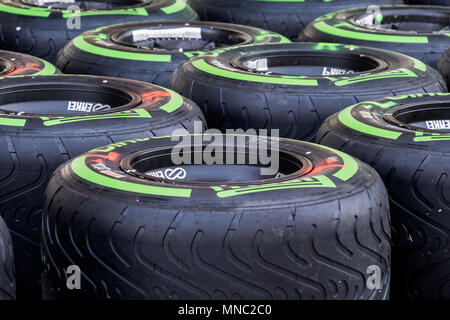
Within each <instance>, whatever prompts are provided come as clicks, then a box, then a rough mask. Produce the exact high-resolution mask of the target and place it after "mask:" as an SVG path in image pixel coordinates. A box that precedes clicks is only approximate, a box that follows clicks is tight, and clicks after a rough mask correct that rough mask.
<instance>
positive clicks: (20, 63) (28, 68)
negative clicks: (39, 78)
mask: <svg viewBox="0 0 450 320" xmlns="http://www.w3.org/2000/svg"><path fill="white" fill-rule="evenodd" d="M55 73H60V71H59V70H58V69H56V67H55V66H54V65H52V64H50V63H48V62H47V61H44V60H41V59H39V58H36V57H33V56H29V55H27V54H22V53H17V52H12V51H4V50H0V79H3V77H10V76H26V75H52V74H55Z"/></svg>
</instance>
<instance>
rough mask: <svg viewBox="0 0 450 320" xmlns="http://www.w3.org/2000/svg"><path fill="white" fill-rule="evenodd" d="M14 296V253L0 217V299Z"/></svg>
mask: <svg viewBox="0 0 450 320" xmlns="http://www.w3.org/2000/svg"><path fill="white" fill-rule="evenodd" d="M15 298H16V279H15V274H14V254H13V247H12V242H11V236H10V234H9V231H8V227H7V226H6V224H5V222H4V221H3V219H2V218H1V217H0V300H14V299H15Z"/></svg>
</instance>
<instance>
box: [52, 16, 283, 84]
mask: <svg viewBox="0 0 450 320" xmlns="http://www.w3.org/2000/svg"><path fill="white" fill-rule="evenodd" d="M278 42H290V41H289V40H288V39H286V38H284V37H283V36H281V35H279V34H276V33H273V32H270V31H265V30H261V29H257V28H253V27H247V26H239V25H233V24H225V23H216V22H193V23H185V22H165V23H164V22H163V23H159V22H143V23H130V24H121V25H114V26H108V27H104V28H99V29H97V30H93V31H89V32H86V33H84V34H83V35H81V36H79V37H77V38H75V40H73V41H72V42H70V43H69V44H67V45H66V46H65V47H64V49H63V50H61V52H60V53H59V55H58V59H57V65H58V66H59V67H60V68H61V69H62V71H63V72H64V73H71V74H74V73H76V74H96V75H105V76H118V77H123V78H128V79H136V80H143V81H147V82H151V83H155V84H158V85H161V86H164V87H168V86H170V77H171V76H172V73H173V72H174V71H175V69H176V68H177V67H178V66H179V65H181V64H183V63H184V62H186V61H188V60H189V59H190V58H192V57H193V56H196V55H198V54H200V53H203V51H204V50H213V49H216V48H222V47H227V46H232V45H237V44H251V43H257V44H263V43H278Z"/></svg>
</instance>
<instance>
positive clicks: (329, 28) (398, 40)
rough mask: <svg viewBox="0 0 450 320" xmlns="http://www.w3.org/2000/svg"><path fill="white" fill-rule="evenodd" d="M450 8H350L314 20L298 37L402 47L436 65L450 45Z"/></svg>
mask: <svg viewBox="0 0 450 320" xmlns="http://www.w3.org/2000/svg"><path fill="white" fill-rule="evenodd" d="M449 21H450V8H446V7H436V6H383V7H381V8H380V10H379V11H377V10H375V11H373V12H369V13H368V12H367V10H366V9H349V10H345V11H341V12H332V13H329V14H326V15H324V16H322V17H320V18H318V19H316V20H315V21H314V22H312V23H310V24H309V25H308V26H307V27H306V28H305V29H304V30H303V31H302V32H301V34H300V36H299V38H298V41H308V42H309V41H310V42H337V43H347V44H354V45H361V46H370V47H376V48H381V49H387V50H393V51H398V52H400V53H403V54H406V55H409V56H412V57H415V58H416V59H419V60H420V61H423V62H424V63H426V64H428V65H430V66H432V67H436V64H437V61H438V59H439V57H440V55H441V54H442V53H443V52H444V51H445V50H447V49H448V47H449V46H450V23H449Z"/></svg>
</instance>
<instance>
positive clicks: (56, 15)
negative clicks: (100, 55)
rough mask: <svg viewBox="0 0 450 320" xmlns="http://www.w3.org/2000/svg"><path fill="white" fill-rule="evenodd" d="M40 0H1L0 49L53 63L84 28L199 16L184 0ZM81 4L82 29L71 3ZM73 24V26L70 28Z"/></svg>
mask: <svg viewBox="0 0 450 320" xmlns="http://www.w3.org/2000/svg"><path fill="white" fill-rule="evenodd" d="M38 3H39V0H0V49H5V50H11V51H17V52H22V53H27V54H31V55H33V56H37V57H40V58H43V59H46V60H48V61H50V62H52V63H54V62H56V54H57V53H58V51H59V50H60V49H61V48H63V47H64V45H66V44H67V43H68V42H69V41H70V40H71V39H73V38H75V37H76V36H78V35H80V34H81V33H82V32H84V31H87V30H91V29H95V28H98V27H101V26H105V25H111V24H116V23H124V22H134V21H171V20H177V21H190V20H197V19H198V16H197V14H196V13H195V11H194V10H192V8H190V7H189V6H187V5H186V3H185V2H184V1H182V0H131V1H128V0H114V1H113V0H90V1H78V0H76V1H75V2H74V3H69V2H58V1H55V2H54V3H48V2H47V3H46V4H44V5H42V6H39V5H38ZM73 5H79V6H80V7H81V11H80V13H79V19H81V20H80V25H79V27H80V28H79V29H73V23H74V22H76V20H75V18H74V15H75V14H76V13H74V12H73V11H69V10H68V9H69V7H70V6H73ZM69 27H70V28H72V29H69Z"/></svg>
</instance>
